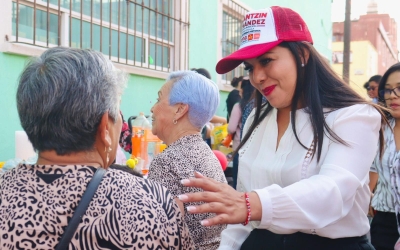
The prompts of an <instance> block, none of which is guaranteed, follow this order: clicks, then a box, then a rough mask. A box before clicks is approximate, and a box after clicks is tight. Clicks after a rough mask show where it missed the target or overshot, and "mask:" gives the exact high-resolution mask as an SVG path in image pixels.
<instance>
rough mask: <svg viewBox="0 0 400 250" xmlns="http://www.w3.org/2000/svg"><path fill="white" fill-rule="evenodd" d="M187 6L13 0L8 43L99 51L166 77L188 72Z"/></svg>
mask: <svg viewBox="0 0 400 250" xmlns="http://www.w3.org/2000/svg"><path fill="white" fill-rule="evenodd" d="M188 29H189V22H188V3H187V0H175V1H174V0H43V1H41V0H13V5H12V32H13V33H12V34H13V40H12V41H13V42H18V43H27V44H31V45H35V46H41V47H53V46H60V45H61V46H69V47H74V48H91V49H94V50H97V51H101V52H102V53H103V54H105V55H107V56H108V57H109V58H110V59H111V60H113V61H115V62H118V63H122V64H127V65H133V66H139V67H143V68H150V69H154V70H159V71H165V72H170V71H174V70H179V69H186V68H187V61H188V60H187V40H188V34H189V32H188Z"/></svg>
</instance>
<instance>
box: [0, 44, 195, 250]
mask: <svg viewBox="0 0 400 250" xmlns="http://www.w3.org/2000/svg"><path fill="white" fill-rule="evenodd" d="M125 83H126V77H125V76H124V74H123V73H122V72H120V71H118V70H116V69H115V68H114V66H113V65H112V63H111V61H109V60H108V59H106V58H105V57H104V56H103V55H102V54H101V53H100V52H95V51H92V50H81V49H72V48H61V47H60V48H51V49H48V50H46V51H45V52H44V53H43V54H42V55H41V56H40V57H39V58H36V59H33V60H32V61H31V62H30V63H29V64H28V65H27V67H26V68H25V69H24V71H23V72H22V75H21V77H20V81H19V85H18V90H17V107H18V113H19V117H20V120H21V125H22V127H23V129H24V130H25V131H26V133H27V135H28V137H29V140H30V141H31V142H32V145H33V147H34V148H35V149H36V150H37V151H38V154H39V156H38V160H37V163H35V164H26V163H21V164H20V165H19V166H17V167H16V168H14V169H12V170H10V171H9V172H7V173H5V174H4V175H3V176H2V177H1V179H0V215H1V216H0V235H1V237H0V249H185V250H186V249H194V248H193V241H192V240H191V237H190V235H189V232H188V228H187V226H186V225H185V223H184V221H183V217H182V214H181V212H180V209H179V207H178V206H177V204H176V203H175V202H174V199H173V198H172V196H171V194H170V193H169V192H168V191H167V190H166V189H165V188H164V187H162V186H161V185H160V184H159V183H156V182H153V181H149V180H145V179H143V178H138V177H136V176H134V175H131V174H129V173H126V172H122V171H120V170H116V169H111V168H110V165H111V164H112V163H113V162H114V160H115V156H116V150H117V146H118V139H119V136H120V132H121V124H122V119H121V115H120V112H119V104H120V100H121V95H122V91H123V89H124V87H125ZM99 173H100V174H99ZM97 177H99V178H97ZM96 180H97V181H98V180H100V181H98V182H97V184H98V186H97V190H96V188H92V187H93V186H94V185H92V184H94V183H96V182H94V181H96ZM88 190H92V191H93V190H94V193H92V195H89V196H86V194H88V193H87V191H88ZM85 202H86V205H87V207H86V208H82V206H81V205H82V204H84V203H85ZM80 208H82V209H80ZM78 215H79V216H78ZM71 217H72V218H71ZM75 219H76V220H75ZM75 222H76V223H75ZM72 225H75V228H74V227H72ZM68 236H69V237H68ZM60 239H61V240H60ZM56 247H57V248H56Z"/></svg>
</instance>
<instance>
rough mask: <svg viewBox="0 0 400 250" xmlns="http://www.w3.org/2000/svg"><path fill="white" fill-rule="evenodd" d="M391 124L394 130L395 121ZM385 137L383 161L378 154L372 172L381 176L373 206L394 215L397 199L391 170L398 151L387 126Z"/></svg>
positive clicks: (384, 130) (391, 121) (384, 132)
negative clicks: (393, 189)
mask: <svg viewBox="0 0 400 250" xmlns="http://www.w3.org/2000/svg"><path fill="white" fill-rule="evenodd" d="M389 124H390V126H391V127H392V128H393V127H394V124H395V122H394V119H391V120H390V121H389ZM383 136H384V139H385V147H384V152H383V155H382V159H380V154H379V152H378V154H377V155H376V157H375V160H374V162H373V163H372V166H371V171H372V172H376V173H378V175H379V177H378V183H377V185H376V190H375V192H374V197H373V198H372V201H371V206H372V207H373V208H374V209H375V210H377V211H380V212H391V213H394V212H395V204H394V199H395V197H394V195H393V194H392V187H391V184H390V169H391V168H393V163H394V161H395V158H396V151H397V150H396V143H395V140H394V135H393V132H392V130H391V129H390V127H388V126H387V125H384V126H383Z"/></svg>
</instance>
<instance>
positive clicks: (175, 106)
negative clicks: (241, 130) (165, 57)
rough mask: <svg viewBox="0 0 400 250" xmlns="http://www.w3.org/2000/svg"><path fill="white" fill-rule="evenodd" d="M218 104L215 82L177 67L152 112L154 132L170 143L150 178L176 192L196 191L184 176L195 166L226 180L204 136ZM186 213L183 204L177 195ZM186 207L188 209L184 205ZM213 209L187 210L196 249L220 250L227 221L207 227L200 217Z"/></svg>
mask: <svg viewBox="0 0 400 250" xmlns="http://www.w3.org/2000/svg"><path fill="white" fill-rule="evenodd" d="M218 104H219V90H218V87H217V86H216V84H215V83H213V82H212V81H211V80H209V79H207V78H206V77H204V76H202V75H200V74H198V73H196V72H193V71H178V72H173V73H171V74H170V76H169V77H168V79H167V81H166V83H165V84H164V85H163V86H162V87H161V89H160V91H159V92H158V99H157V102H156V103H155V104H154V106H153V107H152V109H151V112H152V113H153V115H152V119H153V123H152V125H153V134H155V135H157V136H158V137H159V138H160V139H161V140H163V141H164V142H165V143H166V144H167V145H168V147H167V148H166V149H165V150H164V151H163V152H162V153H161V154H159V155H157V156H156V157H155V158H154V160H153V161H152V163H151V165H150V169H149V179H151V180H155V181H158V182H159V183H161V184H162V185H163V186H165V187H167V188H168V189H169V191H170V192H171V193H172V195H173V196H174V197H177V196H178V195H181V194H184V193H190V192H198V191H200V190H199V189H198V188H189V187H184V186H183V185H182V184H181V183H180V181H181V180H182V179H186V178H190V177H193V176H194V172H195V171H197V172H199V173H201V174H203V175H204V176H207V177H209V178H212V179H214V180H216V181H218V182H221V183H226V179H225V176H224V173H223V171H222V168H221V165H220V163H219V161H218V159H217V158H216V156H215V155H214V153H213V152H212V150H211V149H210V147H209V146H208V145H207V144H206V143H205V142H204V141H203V139H202V136H201V134H200V131H201V129H202V127H203V126H204V125H205V124H206V123H207V122H208V121H209V120H210V119H211V118H212V117H213V115H214V113H215V111H216V110H217V107H218ZM175 200H176V202H177V203H178V205H179V206H180V207H181V210H182V212H184V211H185V209H186V207H188V206H189V205H194V204H197V205H199V204H201V203H193V204H189V203H187V204H185V205H183V203H182V202H181V201H180V200H179V199H177V198H176V199H175ZM184 207H185V209H184ZM210 216H213V214H201V215H200V214H190V213H185V221H186V224H187V225H188V227H189V231H190V233H191V236H192V238H193V240H194V242H195V245H196V249H217V248H218V246H219V242H220V234H221V232H222V230H224V229H225V227H226V226H225V225H218V226H213V227H204V226H202V225H201V224H200V221H201V220H203V219H205V218H208V217H210Z"/></svg>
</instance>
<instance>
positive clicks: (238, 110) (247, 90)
mask: <svg viewBox="0 0 400 250" xmlns="http://www.w3.org/2000/svg"><path fill="white" fill-rule="evenodd" d="M254 90H255V89H254V87H253V85H251V83H250V81H249V79H248V78H247V79H243V80H242V83H241V84H240V89H239V95H240V97H241V99H240V102H239V103H236V104H235V105H234V106H233V109H232V113H231V119H230V121H229V125H228V132H229V133H230V134H232V138H233V143H232V149H233V150H234V151H236V149H237V147H238V146H239V144H240V139H241V138H240V135H241V131H242V128H243V125H244V123H243V119H242V117H243V114H244V113H243V111H244V108H245V107H246V106H247V104H248V103H249V102H250V101H251V99H252V96H253V94H254ZM238 157H239V155H238V154H235V155H234V156H233V164H232V178H233V185H232V186H233V188H235V189H236V183H237V173H238V167H239V158H238Z"/></svg>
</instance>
